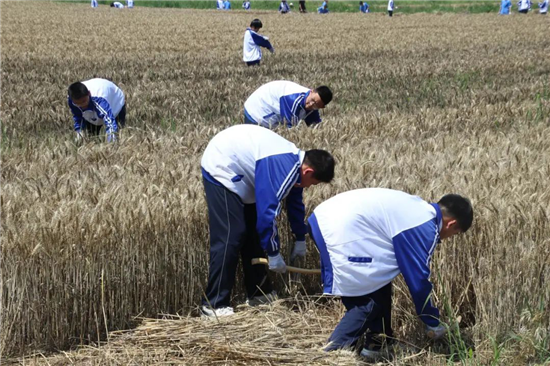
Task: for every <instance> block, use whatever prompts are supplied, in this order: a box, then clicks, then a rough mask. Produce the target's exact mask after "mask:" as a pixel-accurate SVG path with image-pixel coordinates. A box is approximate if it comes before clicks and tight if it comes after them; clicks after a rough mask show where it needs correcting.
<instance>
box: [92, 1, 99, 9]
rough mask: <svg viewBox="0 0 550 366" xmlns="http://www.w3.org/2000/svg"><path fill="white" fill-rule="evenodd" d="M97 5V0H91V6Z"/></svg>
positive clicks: (95, 6)
mask: <svg viewBox="0 0 550 366" xmlns="http://www.w3.org/2000/svg"><path fill="white" fill-rule="evenodd" d="M97 7H98V4H97V0H92V8H97Z"/></svg>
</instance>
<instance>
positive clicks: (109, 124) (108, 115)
mask: <svg viewBox="0 0 550 366" xmlns="http://www.w3.org/2000/svg"><path fill="white" fill-rule="evenodd" d="M92 101H93V102H94V106H95V108H96V109H97V111H98V112H99V113H98V117H99V118H103V123H104V124H105V132H106V133H107V141H109V142H111V141H113V140H115V139H116V137H115V135H114V134H115V133H117V132H118V126H117V123H116V120H115V116H114V115H113V111H112V110H111V106H110V105H109V102H107V100H106V99H105V98H101V97H92Z"/></svg>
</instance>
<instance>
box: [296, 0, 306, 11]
mask: <svg viewBox="0 0 550 366" xmlns="http://www.w3.org/2000/svg"><path fill="white" fill-rule="evenodd" d="M298 3H299V7H300V13H307V11H306V0H300V1H299V2H298Z"/></svg>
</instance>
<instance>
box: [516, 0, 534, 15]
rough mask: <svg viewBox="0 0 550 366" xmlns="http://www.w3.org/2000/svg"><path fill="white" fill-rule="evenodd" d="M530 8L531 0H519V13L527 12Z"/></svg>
mask: <svg viewBox="0 0 550 366" xmlns="http://www.w3.org/2000/svg"><path fill="white" fill-rule="evenodd" d="M529 10H531V0H519V1H518V12H520V13H521V14H527V13H528V12H529Z"/></svg>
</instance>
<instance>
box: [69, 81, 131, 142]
mask: <svg viewBox="0 0 550 366" xmlns="http://www.w3.org/2000/svg"><path fill="white" fill-rule="evenodd" d="M68 104H69V108H70V109H71V112H72V114H73V121H74V131H75V132H76V141H77V142H80V141H81V140H82V139H83V138H84V137H85V136H86V134H89V135H94V136H98V135H99V132H100V131H101V128H102V127H103V126H105V130H106V131H105V132H106V135H107V141H108V142H113V141H116V140H117V135H118V132H119V131H120V128H122V127H123V126H124V124H125V122H126V101H125V98H124V93H123V92H122V90H120V88H119V87H118V86H116V85H115V84H114V83H113V82H112V81H109V80H106V79H91V80H86V81H82V82H80V81H77V82H76V83H73V84H71V85H70V86H69V90H68Z"/></svg>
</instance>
